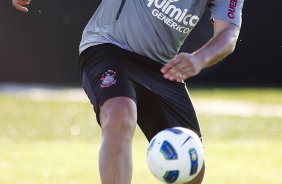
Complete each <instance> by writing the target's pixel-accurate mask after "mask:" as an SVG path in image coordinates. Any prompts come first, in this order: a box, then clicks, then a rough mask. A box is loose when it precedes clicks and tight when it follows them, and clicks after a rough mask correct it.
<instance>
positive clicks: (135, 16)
mask: <svg viewBox="0 0 282 184" xmlns="http://www.w3.org/2000/svg"><path fill="white" fill-rule="evenodd" d="M208 1H209V0H102V3H101V5H100V6H99V8H98V9H97V11H96V13H95V15H94V17H93V18H92V19H91V21H90V23H89V24H88V26H87V27H86V29H88V30H90V29H94V27H95V29H97V30H98V31H97V32H99V34H100V35H101V36H103V37H104V38H105V39H111V41H112V42H115V43H114V44H117V45H120V46H121V47H123V48H126V49H128V50H131V51H134V52H137V53H138V54H141V55H145V56H148V57H150V58H152V59H155V60H162V61H168V60H169V59H171V58H172V57H174V55H175V54H176V53H177V52H178V50H179V48H180V47H181V45H182V44H183V42H184V40H185V38H186V37H187V35H189V33H190V32H191V30H192V29H193V28H194V27H195V26H196V24H197V23H198V22H199V20H200V17H201V16H202V15H203V13H204V11H205V10H206V7H207V4H208ZM91 27H92V28H91Z"/></svg>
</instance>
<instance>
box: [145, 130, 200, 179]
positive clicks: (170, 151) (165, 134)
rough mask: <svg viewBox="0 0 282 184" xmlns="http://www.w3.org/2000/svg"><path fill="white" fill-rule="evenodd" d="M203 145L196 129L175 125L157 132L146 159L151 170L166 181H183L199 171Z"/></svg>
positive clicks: (191, 177)
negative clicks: (195, 131)
mask: <svg viewBox="0 0 282 184" xmlns="http://www.w3.org/2000/svg"><path fill="white" fill-rule="evenodd" d="M203 162H204V150H203V145H202V142H201V140H200V138H199V137H198V135H197V134H195V133H194V132H193V131H191V130H189V129H186V128H182V127H174V128H168V129H165V130H163V131H161V132H159V133H158V134H157V135H155V136H154V137H153V138H152V140H151V141H150V144H149V146H148V151H147V163H148V166H149V168H150V171H151V172H152V174H153V175H154V176H155V177H156V178H158V179H159V180H160V181H162V182H165V183H175V184H176V183H179V184H183V183H186V182H189V181H191V180H192V179H193V178H194V177H195V176H197V174H198V173H199V172H200V170H201V168H202V167H203Z"/></svg>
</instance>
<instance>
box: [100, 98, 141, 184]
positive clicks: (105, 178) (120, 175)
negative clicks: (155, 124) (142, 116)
mask: <svg viewBox="0 0 282 184" xmlns="http://www.w3.org/2000/svg"><path fill="white" fill-rule="evenodd" d="M100 120H101V127H102V136H103V137H102V144H101V148H100V155H99V168H100V177H101V181H102V184H130V183H131V179H132V138H133V134H134V131H135V127H136V121H137V110H136V104H135V102H134V101H133V100H131V99H130V98H127V97H115V98H112V99H109V100H107V101H106V102H105V103H104V104H103V105H102V107H101V112H100Z"/></svg>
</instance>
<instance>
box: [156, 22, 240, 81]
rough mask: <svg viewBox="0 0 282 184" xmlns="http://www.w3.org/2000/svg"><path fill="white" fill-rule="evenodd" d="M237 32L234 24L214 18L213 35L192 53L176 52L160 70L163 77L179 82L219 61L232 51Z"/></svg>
mask: <svg viewBox="0 0 282 184" xmlns="http://www.w3.org/2000/svg"><path fill="white" fill-rule="evenodd" d="M239 32H240V29H239V28H238V27H237V26H236V25H234V24H231V23H229V22H226V21H222V20H219V19H216V20H214V35H213V37H212V38H211V39H210V40H209V41H208V42H207V43H206V44H205V45H204V46H203V47H202V48H200V49H199V50H197V51H195V52H194V53H192V54H190V53H180V54H178V55H177V56H176V57H175V58H174V59H173V60H172V61H171V62H170V63H168V64H166V65H165V66H164V67H163V68H162V69H161V72H162V73H163V74H164V77H165V78H167V79H169V80H176V81H179V82H180V81H182V80H183V79H184V80H185V79H188V78H190V77H192V76H194V75H197V74H198V73H199V72H200V71H201V70H202V69H203V68H205V67H208V66H211V65H213V64H215V63H217V62H219V61H221V60H222V59H223V58H225V57H226V56H228V55H229V54H231V53H232V52H233V51H234V49H235V46H236V42H237V39H238V36H239Z"/></svg>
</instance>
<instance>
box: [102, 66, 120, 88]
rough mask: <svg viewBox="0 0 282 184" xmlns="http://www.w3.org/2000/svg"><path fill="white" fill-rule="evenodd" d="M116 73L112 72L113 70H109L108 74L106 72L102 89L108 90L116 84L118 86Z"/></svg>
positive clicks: (103, 76)
mask: <svg viewBox="0 0 282 184" xmlns="http://www.w3.org/2000/svg"><path fill="white" fill-rule="evenodd" d="M116 76H117V74H116V72H114V71H112V70H108V71H107V72H105V73H104V74H103V75H102V77H101V79H100V80H101V81H102V83H101V88H108V87H110V86H112V85H114V84H116V82H117V80H116Z"/></svg>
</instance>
